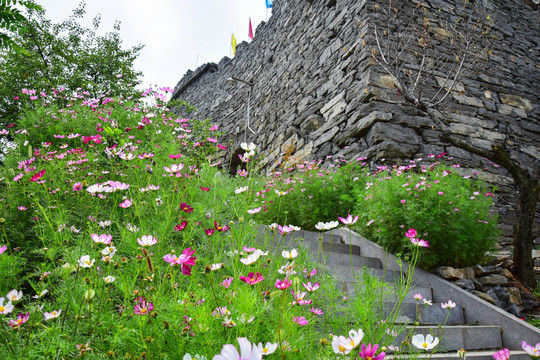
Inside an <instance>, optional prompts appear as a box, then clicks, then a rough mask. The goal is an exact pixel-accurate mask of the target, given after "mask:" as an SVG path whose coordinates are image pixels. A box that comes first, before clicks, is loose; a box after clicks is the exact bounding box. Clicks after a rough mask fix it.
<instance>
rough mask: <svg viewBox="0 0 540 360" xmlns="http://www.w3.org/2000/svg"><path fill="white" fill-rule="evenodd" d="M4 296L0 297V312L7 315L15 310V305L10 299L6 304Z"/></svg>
mask: <svg viewBox="0 0 540 360" xmlns="http://www.w3.org/2000/svg"><path fill="white" fill-rule="evenodd" d="M4 300H5V299H4V298H3V297H0V314H2V315H7V314H9V313H11V312H12V311H13V305H12V304H11V301H9V299H8V302H7V304H5V305H4Z"/></svg>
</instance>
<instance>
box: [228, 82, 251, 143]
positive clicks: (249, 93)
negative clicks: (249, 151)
mask: <svg viewBox="0 0 540 360" xmlns="http://www.w3.org/2000/svg"><path fill="white" fill-rule="evenodd" d="M234 83H241V84H245V85H247V86H249V92H248V103H247V121H246V127H245V128H244V142H245V141H246V134H247V129H249V130H250V131H251V132H252V133H253V134H255V131H253V129H252V128H250V127H249V109H250V100H251V89H252V88H253V83H252V82H249V81H247V80H242V79H239V78H237V77H234V76H231V77H229V78H228V79H227V84H229V85H233V84H234Z"/></svg>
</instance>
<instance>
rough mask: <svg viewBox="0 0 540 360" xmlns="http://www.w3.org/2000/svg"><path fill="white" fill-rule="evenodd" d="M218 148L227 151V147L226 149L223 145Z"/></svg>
mask: <svg viewBox="0 0 540 360" xmlns="http://www.w3.org/2000/svg"><path fill="white" fill-rule="evenodd" d="M217 147H218V148H220V149H221V150H227V147H226V146H223V145H221V144H219V145H218V146H217Z"/></svg>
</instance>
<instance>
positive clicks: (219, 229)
mask: <svg viewBox="0 0 540 360" xmlns="http://www.w3.org/2000/svg"><path fill="white" fill-rule="evenodd" d="M214 227H215V228H216V230H217V231H227V230H230V229H231V228H230V227H229V225H223V226H221V224H218V222H217V221H214Z"/></svg>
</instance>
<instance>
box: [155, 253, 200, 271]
mask: <svg viewBox="0 0 540 360" xmlns="http://www.w3.org/2000/svg"><path fill="white" fill-rule="evenodd" d="M193 254H195V250H191V248H187V249H185V250H184V251H183V252H182V254H181V255H180V256H176V254H172V255H171V254H167V255H165V256H164V257H163V260H165V261H166V262H168V263H170V264H171V266H175V265H181V266H182V274H184V275H191V266H193V265H195V261H196V260H197V257H195V256H192V255H193Z"/></svg>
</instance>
